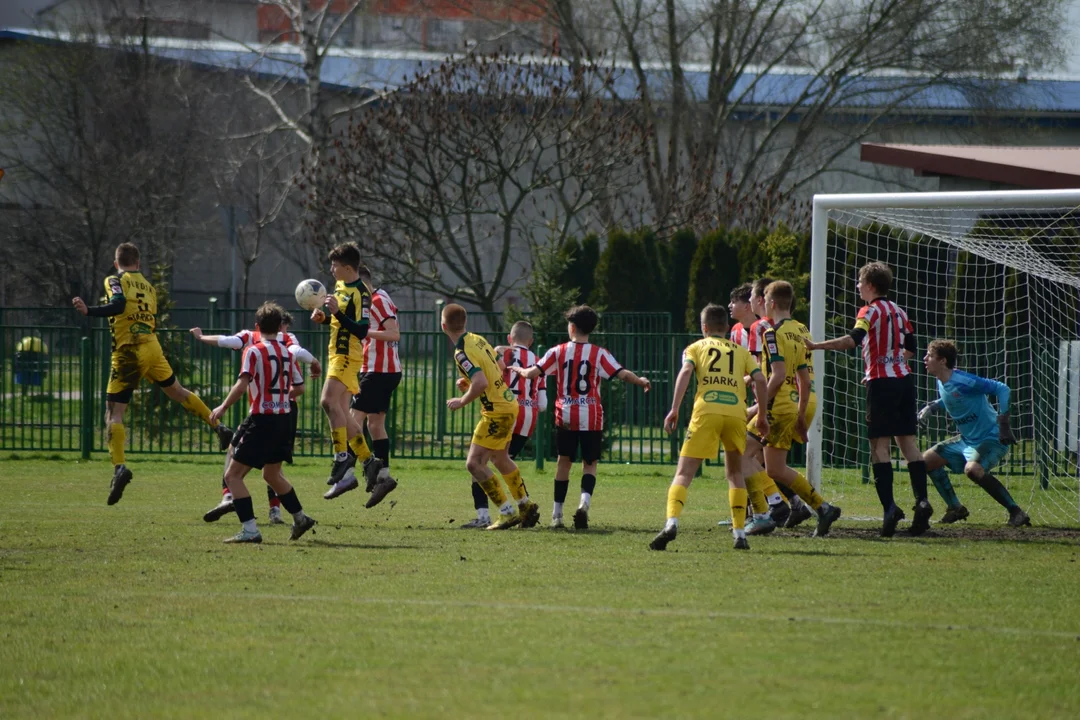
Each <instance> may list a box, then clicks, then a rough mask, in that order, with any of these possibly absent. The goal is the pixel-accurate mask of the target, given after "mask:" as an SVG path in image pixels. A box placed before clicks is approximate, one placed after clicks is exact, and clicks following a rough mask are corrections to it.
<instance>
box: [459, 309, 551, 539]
mask: <svg viewBox="0 0 1080 720" xmlns="http://www.w3.org/2000/svg"><path fill="white" fill-rule="evenodd" d="M506 340H507V342H509V343H510V344H509V345H498V346H496V347H495V353H496V354H497V355H498V356H499V359H500V360H501V361H502V364H503V368H504V369H503V380H505V381H506V385H507V387H508V388H509V390H510V392H512V393H514V396H515V397H516V398H517V403H518V416H517V421H516V422H515V423H514V432H513V435H511V437H510V450H509V454H510V459H511V460H516V459H517V456H518V454H519V453H520V452H521V450H522V448H524V447H525V443H526V442H528V440H529V437H530V436H531V435H532V434H533V431H534V430H535V429H536V424H537V420H538V418H539V417H540V413H542V412H543V411H544V410H547V376H546V375H541V376H540V377H539V378H538V379H536V380H526V379H525V378H523V377H521V376H520V375H516V374H514V373H512V372H510V370H509V368H511V367H522V368H527V367H532V366H533V365H535V364H536V353H534V352H533V351H532V350H531V349H530V348H532V345H533V326H532V324H530V323H528V322H525V321H524V320H519V321H517V322H516V323H514V325H513V327H511V328H510V334H509V335H507V336H506ZM472 494H473V507H474V508H475V509H476V519H474V520H472V521H470V522H467V523H465V524H464V525H462V526H461V527H462V529H480V528H485V527H487V526H488V525H490V524H491V512H490V508H489V506H488V498H487V493H485V492H484V489H483V488H482V487H480V485H479V484H477V483H473V484H472Z"/></svg>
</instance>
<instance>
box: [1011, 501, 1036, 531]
mask: <svg viewBox="0 0 1080 720" xmlns="http://www.w3.org/2000/svg"><path fill="white" fill-rule="evenodd" d="M1008 525H1009V527H1023V526H1025V525H1027V526H1028V527H1030V526H1031V517H1030V516H1029V515H1028V514H1027V513H1026V512H1024V511H1023V510H1021V509H1020V506H1019V505H1017V506H1016V507H1014V508H1013V509H1012V510H1010V511H1009V520H1008Z"/></svg>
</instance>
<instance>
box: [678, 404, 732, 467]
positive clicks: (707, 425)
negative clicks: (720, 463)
mask: <svg viewBox="0 0 1080 720" xmlns="http://www.w3.org/2000/svg"><path fill="white" fill-rule="evenodd" d="M721 445H723V446H724V449H725V450H728V451H734V452H740V453H741V452H743V451H744V450H746V427H745V426H744V425H743V421H742V419H741V418H737V417H734V416H733V415H719V414H716V413H709V414H707V415H692V416H691V417H690V427H689V428H688V429H687V430H686V440H684V441H683V444H682V449H681V450H679V455H681V456H682V457H690V458H699V459H702V460H707V459H711V458H715V457H716V456H717V455H718V454H719V453H720V446H721Z"/></svg>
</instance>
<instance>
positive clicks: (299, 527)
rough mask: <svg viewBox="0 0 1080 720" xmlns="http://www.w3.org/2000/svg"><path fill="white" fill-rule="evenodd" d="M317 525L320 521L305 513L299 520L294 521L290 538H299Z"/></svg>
mask: <svg viewBox="0 0 1080 720" xmlns="http://www.w3.org/2000/svg"><path fill="white" fill-rule="evenodd" d="M316 525H318V523H317V522H316V521H315V518H313V517H309V516H307V515H304V516H303V517H302V518H300V520H299V521H297V522H294V523H293V526H292V532H291V533H290V534H289V539H290V540H299V539H300V538H301V537H302V536H303V534H304V533H306V532H307V531H308V530H311V529H312V528H313V527H315V526H316Z"/></svg>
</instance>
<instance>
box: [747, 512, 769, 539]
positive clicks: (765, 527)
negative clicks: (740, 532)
mask: <svg viewBox="0 0 1080 720" xmlns="http://www.w3.org/2000/svg"><path fill="white" fill-rule="evenodd" d="M775 529H776V523H774V522H773V521H772V518H770V517H769V516H768V515H755V516H754V519H753V520H751V521H750V522H749V523H747V524H746V534H747V535H768V534H769V533H771V532H772V531H773V530H775Z"/></svg>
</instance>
